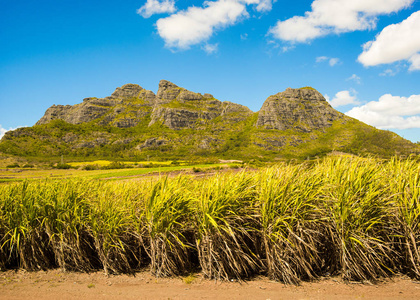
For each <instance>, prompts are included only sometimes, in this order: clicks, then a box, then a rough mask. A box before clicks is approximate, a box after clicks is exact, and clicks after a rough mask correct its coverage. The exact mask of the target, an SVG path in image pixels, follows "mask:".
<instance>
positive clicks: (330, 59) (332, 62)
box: [316, 56, 340, 67]
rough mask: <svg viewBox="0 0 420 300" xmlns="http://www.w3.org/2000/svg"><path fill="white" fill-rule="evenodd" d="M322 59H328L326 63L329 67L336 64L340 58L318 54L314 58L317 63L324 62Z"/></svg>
mask: <svg viewBox="0 0 420 300" xmlns="http://www.w3.org/2000/svg"><path fill="white" fill-rule="evenodd" d="M324 61H328V64H329V65H330V66H331V67H334V66H335V65H336V64H338V63H339V62H340V59H339V58H337V57H328V56H318V57H317V58H316V62H317V63H320V62H324Z"/></svg>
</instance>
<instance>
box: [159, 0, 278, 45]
mask: <svg viewBox="0 0 420 300" xmlns="http://www.w3.org/2000/svg"><path fill="white" fill-rule="evenodd" d="M272 2H273V1H272V0H217V1H205V2H204V4H203V7H195V6H191V7H189V8H188V9H187V10H184V11H179V12H177V13H176V14H172V15H170V16H169V17H166V18H162V19H159V20H158V21H157V22H156V27H157V31H158V34H159V35H160V37H162V38H163V39H164V40H165V44H166V46H167V47H169V48H175V49H188V48H189V47H190V46H192V45H196V44H199V43H202V42H205V41H207V40H208V39H209V38H210V37H211V36H212V35H213V33H214V31H215V30H217V29H221V28H224V27H226V26H229V25H233V24H235V23H237V22H238V21H240V20H241V19H243V18H247V17H249V14H248V12H247V5H253V6H254V7H255V10H257V11H259V12H263V11H268V10H271V7H272Z"/></svg>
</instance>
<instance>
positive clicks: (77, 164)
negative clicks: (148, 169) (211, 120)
mask: <svg viewBox="0 0 420 300" xmlns="http://www.w3.org/2000/svg"><path fill="white" fill-rule="evenodd" d="M111 163H112V161H109V160H95V161H83V162H69V163H67V164H69V165H70V166H72V167H82V166H87V165H98V166H100V167H103V166H108V165H110V164H111ZM179 163H180V164H185V162H179ZM124 164H126V165H170V164H172V161H136V162H134V161H125V162H124Z"/></svg>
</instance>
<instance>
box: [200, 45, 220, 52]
mask: <svg viewBox="0 0 420 300" xmlns="http://www.w3.org/2000/svg"><path fill="white" fill-rule="evenodd" d="M218 49H219V44H205V45H204V46H203V50H204V51H206V53H207V54H214V53H216V52H217V50H218Z"/></svg>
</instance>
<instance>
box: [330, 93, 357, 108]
mask: <svg viewBox="0 0 420 300" xmlns="http://www.w3.org/2000/svg"><path fill="white" fill-rule="evenodd" d="M325 99H327V101H328V102H329V103H330V104H331V106H332V107H339V106H344V105H348V104H359V102H358V101H357V97H356V91H354V90H350V91H340V92H338V93H337V94H335V97H334V98H333V99H332V100H330V97H328V95H325Z"/></svg>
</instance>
